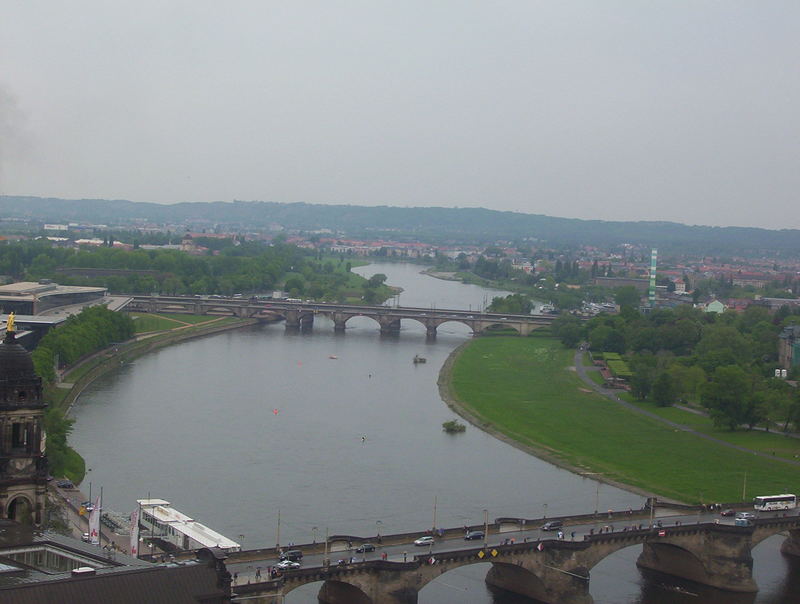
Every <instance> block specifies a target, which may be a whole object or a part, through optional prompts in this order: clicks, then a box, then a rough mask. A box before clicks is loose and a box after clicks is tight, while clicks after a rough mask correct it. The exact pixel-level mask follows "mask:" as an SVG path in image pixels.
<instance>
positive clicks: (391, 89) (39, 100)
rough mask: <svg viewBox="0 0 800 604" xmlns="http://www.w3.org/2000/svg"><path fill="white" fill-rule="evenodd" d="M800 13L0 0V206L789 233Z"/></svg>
mask: <svg viewBox="0 0 800 604" xmlns="http://www.w3.org/2000/svg"><path fill="white" fill-rule="evenodd" d="M798 17H800V2H798V1H797V0H787V1H770V0H750V1H748V2H741V1H736V0H718V1H710V0H685V1H681V0H663V1H646V0H629V1H625V2H623V1H614V0H602V1H601V0H586V1H570V0H550V1H548V2H541V1H536V0H520V1H510V0H509V1H490V0H483V1H480V2H475V1H469V0H439V1H437V0H424V1H416V0H397V1H388V0H364V1H361V2H359V1H350V2H344V1H336V0H319V1H303V0H290V1H289V0H284V1H281V2H278V1H272V0H260V1H255V0H254V1H231V2H207V1H199V0H187V1H170V0H159V1H148V0H136V1H135V2H124V3H123V2H114V1H111V0H101V1H95V0H81V1H80V2H60V1H55V2H54V1H45V0H0V194H7V195H42V196H54V197H70V198H74V197H102V198H118V199H131V200H133V201H155V202H160V203H172V202H178V201H213V200H226V201H227V200H232V199H243V200H264V201H283V202H294V201H307V202H314V203H353V204H359V205H383V204H387V205H399V206H434V205H435V206H448V207H452V206H459V207H467V206H482V207H487V208H492V209H498V210H515V211H520V212H528V213H537V214H548V215H552V216H565V217H577V218H599V219H606V220H672V221H677V222H684V223H687V224H712V225H750V226H763V227H770V228H800V210H798V204H797V192H798V191H799V190H800V149H799V146H800V60H799V59H800V52H798V51H800V34H798V31H800V27H798V26H800V19H798Z"/></svg>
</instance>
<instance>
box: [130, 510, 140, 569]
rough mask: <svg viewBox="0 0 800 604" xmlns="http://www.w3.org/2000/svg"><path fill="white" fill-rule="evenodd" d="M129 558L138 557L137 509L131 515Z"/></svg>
mask: <svg viewBox="0 0 800 604" xmlns="http://www.w3.org/2000/svg"><path fill="white" fill-rule="evenodd" d="M130 552H131V556H133V557H134V558H138V557H139V508H136V509H135V510H133V512H132V513H131V549H130Z"/></svg>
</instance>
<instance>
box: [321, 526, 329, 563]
mask: <svg viewBox="0 0 800 604" xmlns="http://www.w3.org/2000/svg"><path fill="white" fill-rule="evenodd" d="M322 565H323V566H324V567H325V568H327V567H329V566H330V565H331V559H330V558H329V557H328V527H327V526H326V527H325V554H324V555H323V557H322Z"/></svg>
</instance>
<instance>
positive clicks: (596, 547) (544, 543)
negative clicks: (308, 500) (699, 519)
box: [234, 516, 800, 604]
mask: <svg viewBox="0 0 800 604" xmlns="http://www.w3.org/2000/svg"><path fill="white" fill-rule="evenodd" d="M587 518H589V517H588V516H587ZM577 519H578V517H575V518H573V520H577ZM500 530H501V531H502V530H503V529H502V528H501V529H500ZM506 530H509V529H508V527H507V528H506ZM783 532H788V534H789V537H788V539H787V540H786V541H785V542H784V544H783V548H782V551H784V553H787V554H793V555H800V517H798V516H788V517H772V518H763V519H758V520H755V521H754V522H753V525H752V526H748V527H738V526H732V525H730V524H718V523H716V522H706V523H698V524H676V525H675V526H670V527H657V526H656V527H653V528H650V527H647V528H642V529H638V528H633V529H631V530H619V529H617V530H615V531H610V532H602V533H599V534H591V535H585V536H584V538H583V540H581V541H571V540H559V539H545V540H536V541H525V542H522V543H519V542H517V543H513V544H504V545H493V546H488V547H474V548H470V549H453V550H451V551H441V550H440V549H438V548H437V550H436V551H435V552H434V553H424V554H422V555H416V556H413V557H412V558H411V559H409V560H408V561H403V562H399V561H397V562H395V561H389V560H369V561H362V562H351V563H348V564H342V565H329V564H322V565H318V566H308V567H304V568H300V569H297V570H291V571H286V572H284V574H283V575H282V576H281V577H279V578H277V579H271V580H266V581H263V582H256V583H248V584H246V585H240V586H234V591H235V592H236V593H237V595H238V596H239V597H241V598H243V599H244V598H247V600H248V601H251V602H257V603H258V602H264V603H266V602H273V601H274V599H275V598H278V597H281V596H283V595H285V594H287V593H288V592H290V591H292V590H293V589H296V588H297V587H300V586H302V585H306V584H308V583H315V582H322V586H321V588H320V592H319V600H320V602H324V603H325V604H378V603H380V604H415V603H416V602H417V597H418V593H419V591H420V590H421V589H422V588H423V587H424V586H425V585H427V584H428V583H430V582H431V581H434V580H435V579H437V578H438V577H439V576H440V575H442V574H443V573H445V572H447V571H450V570H454V569H457V568H459V567H461V566H466V565H470V564H478V563H481V562H490V563H491V564H492V568H491V570H490V571H489V573H488V574H487V576H486V582H487V583H488V584H490V585H493V586H496V587H500V588H502V589H505V590H508V591H511V592H514V593H517V594H520V595H523V596H526V597H529V598H533V599H535V600H537V601H540V602H544V603H546V604H591V602H592V597H591V595H590V593H589V571H590V570H591V569H592V568H593V567H594V566H595V565H596V564H598V563H599V562H600V561H601V560H602V559H603V558H605V557H607V556H609V555H611V554H613V553H614V552H616V551H619V550H621V549H624V548H626V547H629V546H632V545H643V546H644V549H643V551H642V554H641V555H640V556H639V559H638V560H637V566H639V567H642V568H646V569H651V570H654V571H658V572H661V573H664V574H667V575H672V576H675V577H680V578H682V579H688V580H690V581H694V582H696V583H699V584H702V585H707V586H710V587H713V588H716V589H721V590H725V591H730V592H744V593H748V592H749V593H752V592H755V591H757V589H758V588H757V586H756V584H755V581H754V580H753V577H752V568H753V559H752V556H751V550H752V548H753V547H755V546H756V545H757V544H758V543H760V542H761V541H763V540H764V539H766V538H767V537H770V536H772V535H775V534H779V533H783ZM388 539H391V536H385V537H384V540H388ZM384 542H385V541H384ZM445 543H446V542H445ZM440 545H443V544H440ZM246 554H247V552H242V553H241V554H234V556H235V557H238V556H240V555H242V556H243V555H246Z"/></svg>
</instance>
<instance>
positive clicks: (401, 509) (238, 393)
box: [71, 264, 782, 604]
mask: <svg viewBox="0 0 800 604" xmlns="http://www.w3.org/2000/svg"><path fill="white" fill-rule="evenodd" d="M356 270H358V271H359V272H360V273H361V274H364V275H367V276H369V275H371V274H374V273H384V274H386V275H387V276H388V283H390V284H392V285H397V286H400V287H402V288H403V289H404V291H403V293H402V294H401V296H400V298H401V299H400V303H401V304H402V305H412V306H421V307H425V306H435V307H437V308H461V309H479V308H481V307H483V306H484V305H485V303H486V302H487V300H490V299H491V296H493V295H498V292H493V291H490V290H487V289H485V288H481V287H477V286H468V285H464V284H461V283H457V282H448V281H442V280H437V279H433V278H431V277H427V276H424V275H421V274H420V270H421V269H420V267H419V266H414V265H403V264H379V265H370V266H368V267H362V268H360V269H356ZM469 337H470V334H469V330H468V328H467V327H466V326H463V325H461V324H457V323H447V324H445V325H443V326H441V327H440V328H439V336H438V338H437V339H436V340H435V341H433V342H429V341H426V339H425V330H424V328H423V327H422V326H421V325H420V324H418V323H416V322H414V321H404V322H403V325H402V330H401V333H400V335H399V336H398V337H396V338H390V339H386V338H381V337H380V336H379V332H378V326H377V324H376V323H374V322H373V321H372V320H370V319H366V318H356V319H352V320H351V321H349V322H348V324H347V332H346V334H344V335H339V334H335V333H334V331H333V326H332V324H331V323H330V322H329V321H326V320H323V319H317V321H316V323H315V325H314V328H313V330H312V331H311V332H310V333H305V334H294V335H293V334H288V333H286V332H285V330H284V327H283V325H282V324H273V325H263V326H258V327H253V328H248V329H240V330H234V331H231V332H228V333H223V334H220V335H215V336H213V337H207V338H201V339H198V340H193V341H189V342H185V343H181V344H178V345H175V346H173V347H169V348H166V349H162V350H159V351H157V352H155V353H153V354H150V355H148V356H145V357H142V358H140V359H138V360H137V361H135V362H134V363H133V364H130V365H126V366H123V367H121V368H120V369H119V370H118V371H116V372H114V373H112V374H108V375H106V376H104V377H102V378H101V379H99V380H97V381H96V382H95V383H94V384H92V386H91V387H90V388H88V389H87V390H86V391H85V392H84V394H83V395H82V396H81V397H80V399H79V400H78V402H77V403H76V405H75V408H74V416H75V419H76V423H75V426H74V430H73V434H72V437H71V441H72V443H73V445H74V446H75V447H76V448H77V449H78V450H79V452H80V453H81V454H82V455H83V456H84V458H85V459H86V462H87V467H89V468H91V472H89V473H88V476H87V480H91V481H92V482H93V487H94V489H97V488H98V487H100V486H102V487H103V489H104V500H105V506H106V507H107V508H111V509H115V510H118V511H121V512H123V511H125V512H127V511H129V510H132V509H133V508H134V507H135V501H136V499H139V498H144V497H147V496H148V495H151V496H153V497H161V498H164V499H167V500H169V501H171V502H172V504H173V505H174V506H175V507H177V508H178V509H180V510H181V511H183V512H184V513H186V514H189V515H190V516H192V517H194V518H197V519H198V520H199V521H201V522H203V523H205V524H207V525H209V526H211V527H212V528H214V529H216V530H218V531H220V532H221V533H223V534H225V535H227V536H229V537H231V538H233V539H236V540H240V541H243V544H244V547H246V548H250V547H266V546H270V545H274V544H275V543H276V542H277V541H278V539H279V540H280V542H281V543H287V542H290V541H293V542H296V543H302V542H307V541H311V540H312V538H313V537H314V536H316V538H319V537H320V536H321V535H323V534H324V531H325V529H326V528H328V529H329V530H330V531H331V533H351V534H364V535H371V534H375V532H376V530H380V531H381V532H383V533H384V534H387V533H391V532H399V531H413V530H420V531H422V530H425V529H428V528H430V527H431V526H432V525H433V523H434V513H435V514H436V516H435V523H436V526H461V525H463V524H477V523H480V522H482V518H483V510H484V509H488V510H489V512H490V515H491V516H493V517H494V516H526V517H535V516H541V515H542V514H543V513H545V512H547V514H548V515H555V514H557V513H572V512H575V513H582V512H588V511H591V510H593V509H594V506H595V498H596V497H597V496H598V489H597V483H596V482H595V481H592V480H590V479H588V478H584V477H580V476H576V475H574V474H571V473H569V472H567V471H565V470H562V469H560V468H557V467H555V466H553V465H551V464H548V463H546V462H544V461H541V460H539V459H537V458H534V457H531V456H529V455H527V454H525V453H523V452H521V451H519V450H517V449H515V448H513V447H511V446H509V445H507V444H505V443H503V442H501V441H499V440H496V439H494V438H492V437H491V436H489V435H487V434H485V433H483V432H481V431H479V430H477V429H475V428H472V427H470V428H468V429H467V431H466V433H464V434H460V435H455V436H453V435H448V434H445V433H444V432H443V431H442V428H441V424H442V422H443V421H445V420H448V419H452V418H453V417H454V415H453V413H452V412H451V411H450V410H449V409H448V408H447V407H446V406H445V405H444V404H443V403H442V401H441V399H440V397H439V393H438V389H437V385H436V381H437V376H438V372H439V369H440V367H441V366H442V364H443V362H444V361H445V359H446V358H447V356H448V355H449V354H450V352H451V351H452V350H453V349H454V348H455V347H456V346H457V345H459V344H460V343H462V342H464V341H465V340H467V339H468V338H469ZM415 354H420V355H421V356H424V357H426V358H427V360H428V362H427V363H425V364H419V365H414V364H413V363H412V362H411V361H412V358H413V357H414V355H415ZM434 498H435V499H436V506H435V512H434ZM641 504H642V497H641V496H638V495H634V494H632V493H629V492H626V491H623V490H620V489H616V488H613V487H611V486H608V485H601V486H600V489H599V506H600V509H609V508H614V509H621V508H627V507H639V506H641ZM279 517H280V523H279V521H278V518H279ZM279 525H280V528H279ZM315 527H316V528H315ZM278 531H280V537H278ZM773 549H774V548H773ZM636 553H638V552H630V551H628V550H625V552H623V553H622V554H620V556H618V557H617V558H615V560H617V562H614V561H613V560H612V561H609V562H603V563H602V564H601V565H599V566H598V567H597V568H596V569H595V570H594V571H593V572H592V593H593V594H594V595H595V600H596V601H597V602H598V603H602V602H608V603H611V602H615V603H619V602H644V601H645V600H640V599H637V598H639V597H640V596H641V594H642V593H644V592H643V590H642V588H641V586H640V583H641V578H640V576H639V574H638V572H636V571H635V569H634V567H633V562H631V561H630V560H626V559H625V556H626V555H627V556H628V557H631V556H632V557H633V560H635V554H636ZM773 557H774V556H773ZM778 557H779V555H778ZM779 559H780V560H782V558H779ZM615 565H616V566H615ZM617 566H619V569H617ZM622 569H624V570H622ZM632 569H634V570H632ZM453 573H456V574H455V575H454V576H451V575H453ZM453 573H448V574H447V575H446V576H445V577H444V578H443V580H442V581H441V582H440V584H439V585H431V586H428V587H426V588H425V589H424V590H422V592H421V594H420V602H422V603H423V604H424V603H426V602H427V603H431V604H432V603H434V602H436V603H446V602H459V603H474V604H478V603H483V602H495V603H496V604H499V603H500V602H502V603H504V604H510V603H511V602H514V601H516V600H515V599H514V598H513V597H509V596H491V595H490V594H489V593H488V592H487V590H486V588H485V586H484V585H483V582H482V576H483V574H485V569H483V567H482V566H477V567H476V568H474V569H472V571H462V572H458V571H453ZM620 573H622V574H620ZM604 576H607V577H608V580H604V578H603V577H604ZM619 576H627V577H630V579H629V580H627V581H626V580H625V579H623V580H622V581H620V580H619V579H618V577H619ZM757 579H758V577H757ZM775 580H776V581H780V579H778V578H777V575H776V579H775ZM760 582H761V583H762V587H763V579H761V580H760ZM604 590H606V591H607V592H608V595H605V594H604V593H603V592H604ZM313 593H315V592H313V591H312V589H307V590H297V592H292V594H290V596H289V597H287V599H286V601H287V602H292V603H296V604H299V603H301V602H313V601H316V598H313ZM763 593H764V591H763V589H762V594H763ZM604 597H605V598H611V599H606V600H604V599H603V598H604ZM670 597H673V598H674V597H676V596H675V595H674V594H671V595H670ZM310 598H311V599H310ZM646 601H648V602H649V601H656V600H646ZM679 601H680V600H676V599H664V600H658V602H663V603H665V604H666V603H669V604H674V603H677V602H679ZM758 601H759V602H764V603H767V602H770V604H773V603H774V604H777V603H778V602H780V600H766V599H759V600H758Z"/></svg>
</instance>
